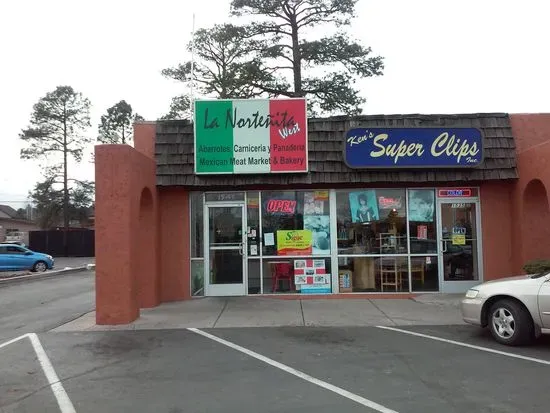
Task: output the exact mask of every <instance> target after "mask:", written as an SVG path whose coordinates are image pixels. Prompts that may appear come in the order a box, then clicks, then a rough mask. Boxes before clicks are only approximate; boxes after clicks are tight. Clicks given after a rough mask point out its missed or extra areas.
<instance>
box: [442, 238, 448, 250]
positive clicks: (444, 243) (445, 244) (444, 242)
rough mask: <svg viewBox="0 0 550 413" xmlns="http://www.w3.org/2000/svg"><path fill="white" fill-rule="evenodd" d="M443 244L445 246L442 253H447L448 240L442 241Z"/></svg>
mask: <svg viewBox="0 0 550 413" xmlns="http://www.w3.org/2000/svg"><path fill="white" fill-rule="evenodd" d="M441 243H442V244H443V248H441V252H447V240H444V239H443V240H441Z"/></svg>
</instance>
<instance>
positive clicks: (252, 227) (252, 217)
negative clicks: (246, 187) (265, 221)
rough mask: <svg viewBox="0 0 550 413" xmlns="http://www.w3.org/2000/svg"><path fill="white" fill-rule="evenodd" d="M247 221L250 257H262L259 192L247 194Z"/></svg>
mask: <svg viewBox="0 0 550 413" xmlns="http://www.w3.org/2000/svg"><path fill="white" fill-rule="evenodd" d="M246 219H247V228H246V234H247V235H246V240H247V244H248V245H247V248H248V257H249V258H251V257H252V258H253V257H257V256H259V255H260V195H259V192H257V191H252V192H247V194H246ZM258 277H259V275H258Z"/></svg>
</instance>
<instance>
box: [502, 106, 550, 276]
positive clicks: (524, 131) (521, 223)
mask: <svg viewBox="0 0 550 413" xmlns="http://www.w3.org/2000/svg"><path fill="white" fill-rule="evenodd" d="M510 120H511V124H512V131H513V134H514V137H515V140H516V149H517V152H518V158H517V164H518V173H519V180H518V181H517V182H516V185H515V187H514V191H513V194H512V208H513V209H512V217H511V219H512V227H513V230H512V232H513V237H512V248H513V251H514V261H513V268H514V270H515V271H516V272H521V271H522V267H523V265H524V264H525V263H526V262H527V261H528V260H530V259H535V258H546V259H550V243H549V242H548V239H549V237H550V216H549V215H548V213H546V212H545V211H546V210H547V209H548V207H547V205H546V206H545V205H544V202H543V201H544V200H546V202H547V203H548V191H549V190H550V114H514V115H511V116H510ZM538 181H540V182H538ZM530 184H531V185H530ZM533 185H534V186H533ZM528 187H529V188H530V189H529V190H527V191H526V189H528Z"/></svg>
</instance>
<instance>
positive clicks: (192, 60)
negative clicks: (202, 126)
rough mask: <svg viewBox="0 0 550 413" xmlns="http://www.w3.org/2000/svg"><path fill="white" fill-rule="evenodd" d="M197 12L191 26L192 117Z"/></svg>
mask: <svg viewBox="0 0 550 413" xmlns="http://www.w3.org/2000/svg"><path fill="white" fill-rule="evenodd" d="M194 84H195V13H193V25H192V28H191V93H190V103H191V105H190V106H191V107H190V110H191V119H193V117H194V113H195V94H194V93H195V91H194Z"/></svg>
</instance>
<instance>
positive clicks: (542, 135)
mask: <svg viewBox="0 0 550 413" xmlns="http://www.w3.org/2000/svg"><path fill="white" fill-rule="evenodd" d="M510 123H511V125H512V131H513V134H514V138H515V143H516V150H517V152H518V153H521V152H523V151H526V150H527V149H529V148H532V147H534V146H538V145H540V144H542V143H545V142H548V140H549V139H550V113H518V114H512V115H510Z"/></svg>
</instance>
